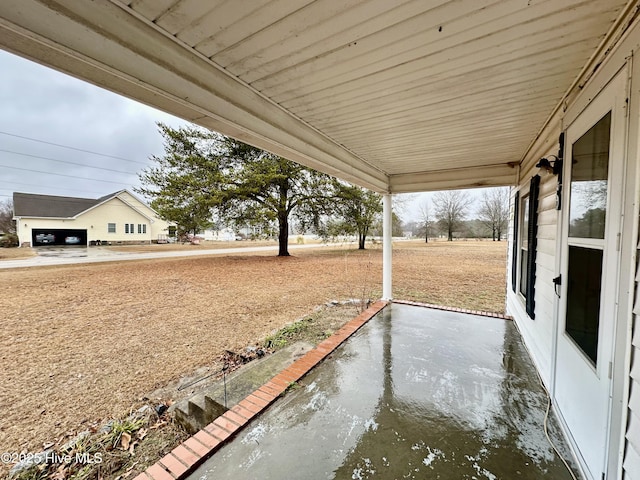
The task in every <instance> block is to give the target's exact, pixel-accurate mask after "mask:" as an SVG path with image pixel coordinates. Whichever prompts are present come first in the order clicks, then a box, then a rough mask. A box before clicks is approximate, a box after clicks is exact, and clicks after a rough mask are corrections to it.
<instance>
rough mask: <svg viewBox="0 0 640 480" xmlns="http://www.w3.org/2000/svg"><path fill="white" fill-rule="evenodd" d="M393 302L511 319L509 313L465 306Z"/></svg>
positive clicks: (407, 301)
mask: <svg viewBox="0 0 640 480" xmlns="http://www.w3.org/2000/svg"><path fill="white" fill-rule="evenodd" d="M393 303H399V304H401V305H413V306H415V307H425V308H433V309H435V310H444V311H445V312H455V313H468V314H469V315H480V316H482V317H493V318H501V319H503V320H513V317H512V316H511V315H504V314H502V313H495V312H485V311H482V310H469V309H466V308H458V307H447V306H443V305H435V304H433V303H422V302H413V301H411V300H393Z"/></svg>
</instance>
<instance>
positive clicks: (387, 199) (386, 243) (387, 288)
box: [382, 193, 393, 300]
mask: <svg viewBox="0 0 640 480" xmlns="http://www.w3.org/2000/svg"><path fill="white" fill-rule="evenodd" d="M392 211H393V204H392V200H391V194H390V193H387V194H385V195H383V197H382V299H383V300H391V299H392V298H393V294H392V285H391V262H392V255H391V252H392V248H391V240H392V237H391V235H392V228H391V225H392V220H393V219H392Z"/></svg>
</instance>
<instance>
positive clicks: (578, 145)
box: [569, 112, 611, 238]
mask: <svg viewBox="0 0 640 480" xmlns="http://www.w3.org/2000/svg"><path fill="white" fill-rule="evenodd" d="M610 129H611V112H609V113H607V115H605V116H604V117H603V118H602V119H601V120H600V121H599V122H598V123H596V124H595V125H594V126H593V127H591V129H590V130H589V131H588V132H587V133H585V134H584V135H583V136H582V137H580V138H579V139H578V140H577V141H576V142H575V143H574V144H573V147H572V162H571V163H572V164H571V186H570V189H571V190H570V191H571V197H570V198H571V205H570V208H569V236H570V237H580V238H604V224H605V216H606V215H605V213H606V209H607V178H608V171H609V134H610Z"/></svg>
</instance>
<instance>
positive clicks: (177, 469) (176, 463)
mask: <svg viewBox="0 0 640 480" xmlns="http://www.w3.org/2000/svg"><path fill="white" fill-rule="evenodd" d="M160 463H161V464H162V465H164V467H165V468H166V469H167V470H169V471H170V472H171V474H172V475H173V476H174V477H176V478H179V477H180V476H181V475H182V474H183V473H184V472H186V471H187V470H188V468H187V466H186V465H185V464H184V463H182V462H181V461H180V460H178V458H177V457H175V456H174V455H172V454H170V453H168V454H167V455H165V456H164V457H162V458H161V459H160Z"/></svg>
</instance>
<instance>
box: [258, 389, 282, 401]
mask: <svg viewBox="0 0 640 480" xmlns="http://www.w3.org/2000/svg"><path fill="white" fill-rule="evenodd" d="M253 394H254V395H255V396H256V397H258V398H261V399H263V400H265V401H267V402H272V401H273V400H274V399H275V398H276V397H277V396H278V395H274V394H273V393H269V392H265V391H264V390H260V389H258V390H255V391H254V392H253Z"/></svg>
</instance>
